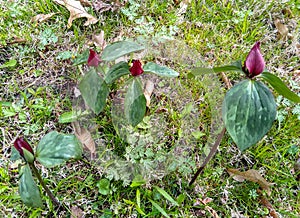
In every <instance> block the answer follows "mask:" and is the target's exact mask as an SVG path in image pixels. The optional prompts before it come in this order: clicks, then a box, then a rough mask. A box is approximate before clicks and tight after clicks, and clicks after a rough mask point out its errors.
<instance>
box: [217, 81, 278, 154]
mask: <svg viewBox="0 0 300 218" xmlns="http://www.w3.org/2000/svg"><path fill="white" fill-rule="evenodd" d="M222 116H223V120H224V123H225V126H226V129H227V131H228V133H229V134H230V136H231V137H232V139H233V141H234V142H235V143H236V144H237V146H238V147H239V149H240V150H242V151H243V150H245V149H247V148H248V147H250V146H251V145H254V144H255V143H257V142H258V141H259V140H260V139H261V138H262V137H263V136H264V135H265V134H266V133H267V132H268V131H269V130H270V128H271V126H272V123H273V121H274V120H275V117H276V103H275V100H274V97H273V95H272V93H271V91H270V90H269V89H268V88H267V87H266V86H265V85H264V84H263V83H261V82H258V81H252V80H245V81H242V82H240V83H238V84H237V85H235V86H234V87H233V88H231V89H230V90H229V91H228V92H227V93H226V96H225V99H224V101H223V108H222Z"/></svg>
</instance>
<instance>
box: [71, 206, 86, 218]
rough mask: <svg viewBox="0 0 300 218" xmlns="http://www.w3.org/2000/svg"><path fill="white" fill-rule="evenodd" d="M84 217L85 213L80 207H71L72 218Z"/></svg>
mask: <svg viewBox="0 0 300 218" xmlns="http://www.w3.org/2000/svg"><path fill="white" fill-rule="evenodd" d="M83 217H84V213H83V211H82V210H81V209H80V208H79V207H76V206H72V207H71V218H83Z"/></svg>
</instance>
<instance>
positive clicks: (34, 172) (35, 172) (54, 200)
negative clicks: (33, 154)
mask: <svg viewBox="0 0 300 218" xmlns="http://www.w3.org/2000/svg"><path fill="white" fill-rule="evenodd" d="M29 165H30V167H31V169H32V171H33V174H34V175H35V176H36V177H37V178H38V180H39V182H40V184H41V185H42V186H43V188H44V190H45V191H46V193H47V195H48V196H49V197H50V199H51V201H52V203H53V204H54V205H55V206H57V207H59V206H60V203H59V201H58V200H57V199H56V198H55V196H54V195H53V193H52V192H51V191H50V189H49V188H48V187H47V186H46V185H45V183H44V181H43V179H42V177H41V175H40V173H39V171H38V169H37V168H36V167H35V165H34V163H30V164H29Z"/></svg>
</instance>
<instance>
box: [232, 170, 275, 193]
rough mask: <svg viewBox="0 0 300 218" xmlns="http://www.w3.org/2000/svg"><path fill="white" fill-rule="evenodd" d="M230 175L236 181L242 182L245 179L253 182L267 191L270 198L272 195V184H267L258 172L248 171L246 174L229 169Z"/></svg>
mask: <svg viewBox="0 0 300 218" xmlns="http://www.w3.org/2000/svg"><path fill="white" fill-rule="evenodd" d="M227 171H228V173H229V174H230V175H233V176H234V177H233V178H234V179H235V180H237V181H239V182H242V181H244V180H245V179H246V180H249V181H252V182H256V183H258V184H259V185H260V187H261V188H262V189H263V190H265V191H266V192H267V194H268V195H269V196H270V195H271V189H270V186H271V185H272V183H269V182H267V181H266V180H265V179H264V178H263V177H262V176H261V175H260V173H259V172H258V171H256V170H252V169H251V170H247V171H246V172H241V171H239V170H237V169H227Z"/></svg>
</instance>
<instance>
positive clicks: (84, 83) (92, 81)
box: [79, 69, 109, 114]
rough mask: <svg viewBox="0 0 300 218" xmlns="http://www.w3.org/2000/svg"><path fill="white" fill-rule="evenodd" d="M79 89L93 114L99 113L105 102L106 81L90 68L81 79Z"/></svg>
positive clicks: (106, 94) (107, 91)
mask: <svg viewBox="0 0 300 218" xmlns="http://www.w3.org/2000/svg"><path fill="white" fill-rule="evenodd" d="M79 90H80V92H81V94H82V97H83V99H84V101H85V103H86V104H87V105H88V106H89V107H90V108H91V110H92V111H93V112H94V113H95V114H99V113H100V112H101V111H102V110H103V108H104V106H105V103H106V98H107V96H108V94H109V89H108V87H107V84H106V82H105V81H104V80H103V79H102V78H101V77H100V76H99V75H98V74H97V73H96V71H95V70H94V69H91V70H90V71H89V72H88V73H87V74H86V75H85V76H84V77H83V79H82V80H81V82H80V84H79Z"/></svg>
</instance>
